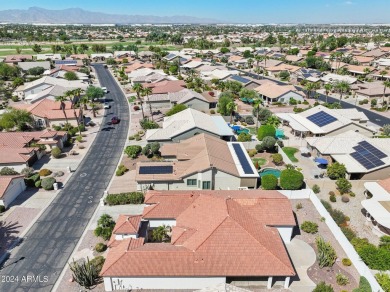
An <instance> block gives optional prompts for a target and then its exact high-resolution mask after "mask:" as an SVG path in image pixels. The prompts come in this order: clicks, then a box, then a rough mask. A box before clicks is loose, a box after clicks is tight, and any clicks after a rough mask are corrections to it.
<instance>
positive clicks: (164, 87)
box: [143, 80, 186, 94]
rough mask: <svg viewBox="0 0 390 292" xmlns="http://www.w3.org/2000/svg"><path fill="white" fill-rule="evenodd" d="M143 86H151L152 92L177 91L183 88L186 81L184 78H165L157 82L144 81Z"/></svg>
mask: <svg viewBox="0 0 390 292" xmlns="http://www.w3.org/2000/svg"><path fill="white" fill-rule="evenodd" d="M143 86H144V87H150V88H152V92H153V94H161V93H169V92H177V91H181V90H183V88H185V86H186V83H185V81H184V80H169V81H168V80H167V81H162V82H157V83H145V84H143Z"/></svg>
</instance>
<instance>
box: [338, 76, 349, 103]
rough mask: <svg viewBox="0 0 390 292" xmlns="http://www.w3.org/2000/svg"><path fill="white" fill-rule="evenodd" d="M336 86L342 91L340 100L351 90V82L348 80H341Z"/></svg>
mask: <svg viewBox="0 0 390 292" xmlns="http://www.w3.org/2000/svg"><path fill="white" fill-rule="evenodd" d="M334 88H335V89H336V90H337V91H338V92H339V93H340V101H341V100H342V98H343V94H344V93H347V92H348V91H349V90H350V88H351V87H350V86H349V83H348V82H347V81H339V82H337V83H336V84H335V85H334Z"/></svg>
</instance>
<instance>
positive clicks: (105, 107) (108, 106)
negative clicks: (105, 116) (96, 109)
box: [103, 102, 111, 109]
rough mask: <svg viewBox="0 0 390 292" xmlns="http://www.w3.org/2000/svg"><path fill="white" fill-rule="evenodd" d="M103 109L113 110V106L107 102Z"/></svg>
mask: <svg viewBox="0 0 390 292" xmlns="http://www.w3.org/2000/svg"><path fill="white" fill-rule="evenodd" d="M103 108H104V109H109V108H111V105H110V104H109V103H108V102H105V103H104V106H103Z"/></svg>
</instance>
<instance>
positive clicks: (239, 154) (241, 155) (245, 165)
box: [233, 143, 253, 174]
mask: <svg viewBox="0 0 390 292" xmlns="http://www.w3.org/2000/svg"><path fill="white" fill-rule="evenodd" d="M233 149H234V152H236V155H237V157H238V160H239V161H240V163H241V166H242V169H243V170H244V173H245V174H253V169H252V167H251V165H250V163H249V161H248V159H247V158H246V155H245V153H244V151H242V148H241V145H240V144H237V143H234V144H233Z"/></svg>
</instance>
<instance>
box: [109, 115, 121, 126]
mask: <svg viewBox="0 0 390 292" xmlns="http://www.w3.org/2000/svg"><path fill="white" fill-rule="evenodd" d="M120 121H121V120H120V119H119V118H118V117H117V116H113V117H112V118H111V123H112V124H113V125H115V124H119V122H120Z"/></svg>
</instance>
